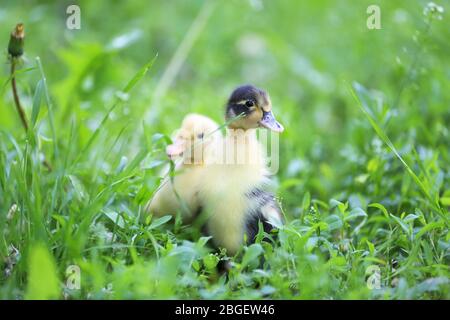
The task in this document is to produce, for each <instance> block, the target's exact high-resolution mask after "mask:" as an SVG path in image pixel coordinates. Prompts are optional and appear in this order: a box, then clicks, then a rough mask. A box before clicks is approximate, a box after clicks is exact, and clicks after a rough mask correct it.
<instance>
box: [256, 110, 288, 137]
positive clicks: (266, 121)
mask: <svg viewBox="0 0 450 320" xmlns="http://www.w3.org/2000/svg"><path fill="white" fill-rule="evenodd" d="M259 124H260V126H261V127H264V128H267V129H270V130H272V131H275V132H283V131H284V128H283V126H282V125H281V124H280V123H279V122H278V121H277V120H276V119H275V116H274V115H273V113H272V111H263V117H262V119H261V120H260V121H259Z"/></svg>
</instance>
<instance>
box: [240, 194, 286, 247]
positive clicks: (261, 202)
mask: <svg viewBox="0 0 450 320" xmlns="http://www.w3.org/2000/svg"><path fill="white" fill-rule="evenodd" d="M247 197H248V198H249V200H250V201H251V202H252V206H251V209H250V210H249V212H248V213H247V218H246V222H245V230H246V234H247V238H248V241H250V242H253V241H254V240H255V237H256V235H257V234H258V231H259V230H258V229H259V222H261V223H262V226H263V228H264V232H266V233H270V232H271V231H272V230H273V229H275V228H279V227H280V226H281V225H282V224H283V222H284V221H283V215H282V214H281V208H280V206H279V204H278V202H277V200H276V198H275V196H274V195H273V194H272V193H270V192H267V191H264V190H262V189H259V188H255V189H253V190H252V191H251V192H249V193H248V194H247Z"/></svg>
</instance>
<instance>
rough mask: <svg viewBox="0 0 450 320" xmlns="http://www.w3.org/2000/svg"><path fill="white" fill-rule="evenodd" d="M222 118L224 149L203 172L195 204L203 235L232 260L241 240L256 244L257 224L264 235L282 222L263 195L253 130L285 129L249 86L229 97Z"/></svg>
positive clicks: (262, 167)
mask: <svg viewBox="0 0 450 320" xmlns="http://www.w3.org/2000/svg"><path fill="white" fill-rule="evenodd" d="M225 118H226V120H227V121H228V123H229V124H228V128H227V134H226V136H225V138H224V141H223V148H219V150H218V152H217V157H218V159H216V163H214V164H211V165H209V166H208V167H207V169H206V172H207V174H206V176H207V179H203V184H202V185H201V189H200V190H201V191H200V198H201V202H202V205H203V209H204V210H205V212H206V214H207V216H208V219H207V221H206V230H207V232H208V234H209V235H211V236H212V240H213V242H214V244H215V245H217V246H219V247H223V248H226V250H227V253H228V254H229V255H234V254H235V253H236V252H237V251H238V250H239V248H240V247H241V245H242V244H243V243H244V240H245V239H246V240H247V242H249V243H251V242H253V241H254V240H255V236H256V234H257V233H258V225H259V222H261V223H262V225H263V227H264V230H265V231H266V232H270V231H271V230H272V229H273V228H274V226H279V225H280V224H281V223H282V222H283V217H282V214H281V209H280V207H279V205H278V202H277V201H276V199H275V197H274V195H273V194H272V193H270V192H269V191H267V190H266V189H267V187H268V185H269V182H270V179H269V178H268V176H269V173H268V169H267V166H266V159H265V156H264V153H263V149H262V146H261V145H260V143H259V142H258V140H257V136H256V129H257V128H266V129H269V130H272V131H275V132H282V131H283V130H284V128H283V126H282V125H281V124H280V123H278V122H277V120H276V119H275V117H274V115H273V113H272V103H271V100H270V97H269V95H268V94H267V93H266V92H265V91H264V90H261V89H258V88H256V87H254V86H252V85H244V86H240V87H238V88H237V89H235V90H234V91H233V93H232V94H231V96H230V97H229V99H228V103H227V105H226V112H225ZM233 120H234V121H233Z"/></svg>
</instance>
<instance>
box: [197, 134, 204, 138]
mask: <svg viewBox="0 0 450 320" xmlns="http://www.w3.org/2000/svg"><path fill="white" fill-rule="evenodd" d="M204 136H205V134H204V133H200V134H198V135H197V138H199V139H203V137H204Z"/></svg>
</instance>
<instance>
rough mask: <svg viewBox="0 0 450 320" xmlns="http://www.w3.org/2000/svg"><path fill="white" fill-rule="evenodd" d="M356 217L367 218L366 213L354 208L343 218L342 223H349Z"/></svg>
mask: <svg viewBox="0 0 450 320" xmlns="http://www.w3.org/2000/svg"><path fill="white" fill-rule="evenodd" d="M358 217H367V213H366V212H365V211H364V210H363V209H361V208H354V209H352V211H351V212H350V214H349V215H348V216H346V217H345V218H344V221H351V220H353V219H355V218H358Z"/></svg>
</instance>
